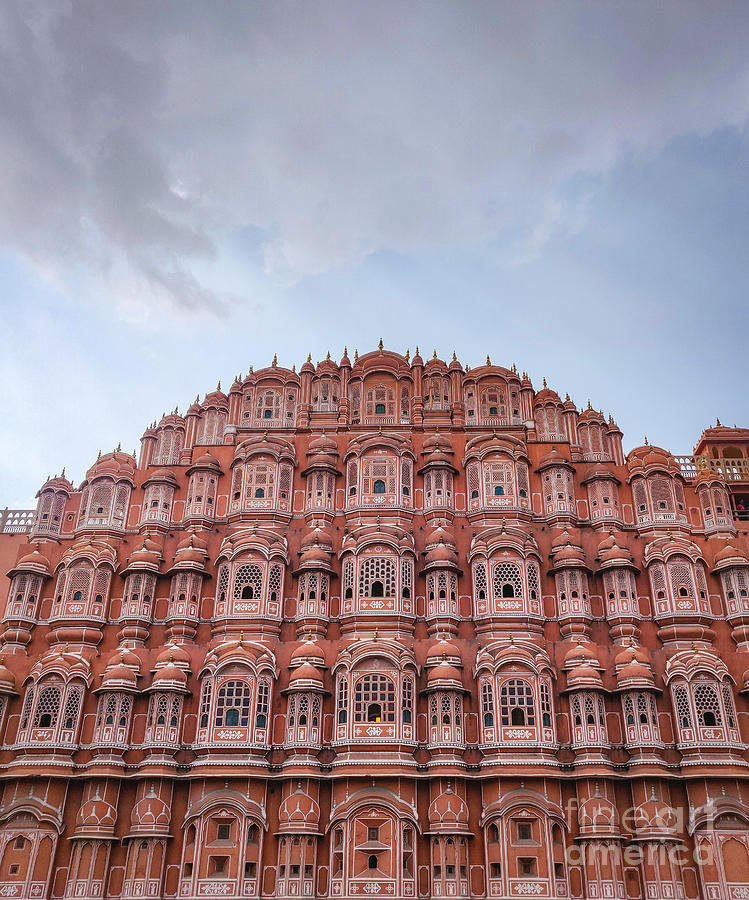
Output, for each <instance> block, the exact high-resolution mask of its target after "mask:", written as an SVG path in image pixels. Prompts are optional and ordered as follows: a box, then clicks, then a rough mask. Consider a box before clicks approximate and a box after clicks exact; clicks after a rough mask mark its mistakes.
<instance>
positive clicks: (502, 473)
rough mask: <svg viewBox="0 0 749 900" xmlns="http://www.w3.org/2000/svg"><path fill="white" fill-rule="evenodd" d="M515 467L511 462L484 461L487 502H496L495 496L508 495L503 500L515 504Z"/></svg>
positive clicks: (507, 503) (510, 504)
mask: <svg viewBox="0 0 749 900" xmlns="http://www.w3.org/2000/svg"><path fill="white" fill-rule="evenodd" d="M513 468H514V467H513V464H512V463H510V462H485V463H484V496H485V497H486V502H487V504H490V503H494V502H496V501H495V499H494V498H498V497H506V498H507V499H506V500H505V501H502V502H503V503H505V504H506V505H508V506H512V505H513V498H514V496H515V484H514V482H515V479H514V472H513Z"/></svg>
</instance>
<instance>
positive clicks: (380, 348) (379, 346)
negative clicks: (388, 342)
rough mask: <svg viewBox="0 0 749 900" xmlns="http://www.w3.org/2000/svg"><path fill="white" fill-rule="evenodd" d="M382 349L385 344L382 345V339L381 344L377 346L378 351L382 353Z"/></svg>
mask: <svg viewBox="0 0 749 900" xmlns="http://www.w3.org/2000/svg"><path fill="white" fill-rule="evenodd" d="M382 347H383V344H382V338H380V343H379V344H378V345H377V349H378V350H379V351H380V352H382Z"/></svg>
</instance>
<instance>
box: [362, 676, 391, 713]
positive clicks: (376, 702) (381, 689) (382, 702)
mask: <svg viewBox="0 0 749 900" xmlns="http://www.w3.org/2000/svg"><path fill="white" fill-rule="evenodd" d="M354 721H355V722H395V684H394V683H393V681H392V679H390V678H388V677H387V676H386V675H374V674H373V675H365V676H363V677H362V678H360V679H359V680H358V681H357V683H356V689H355V692H354Z"/></svg>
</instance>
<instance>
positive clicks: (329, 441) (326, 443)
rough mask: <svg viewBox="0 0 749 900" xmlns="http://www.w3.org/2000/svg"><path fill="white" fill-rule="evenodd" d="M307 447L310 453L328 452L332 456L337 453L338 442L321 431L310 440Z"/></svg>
mask: <svg viewBox="0 0 749 900" xmlns="http://www.w3.org/2000/svg"><path fill="white" fill-rule="evenodd" d="M307 449H308V450H309V451H310V452H312V453H328V454H330V455H331V456H332V455H333V454H337V453H338V444H336V442H335V441H334V440H333V438H332V437H329V436H328V435H327V434H325V432H324V431H323V432H321V433H320V434H317V435H315V436H314V437H313V438H312V439H311V440H310V442H309V444H308V445H307Z"/></svg>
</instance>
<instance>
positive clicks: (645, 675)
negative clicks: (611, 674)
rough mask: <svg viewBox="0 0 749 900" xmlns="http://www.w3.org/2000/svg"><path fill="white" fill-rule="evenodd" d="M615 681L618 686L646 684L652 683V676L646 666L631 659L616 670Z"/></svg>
mask: <svg viewBox="0 0 749 900" xmlns="http://www.w3.org/2000/svg"><path fill="white" fill-rule="evenodd" d="M616 683H617V685H618V687H620V688H627V687H636V686H647V685H653V684H654V678H653V673H652V672H651V670H650V669H649V668H648V666H646V665H644V664H643V663H641V662H638V661H636V660H633V661H632V662H630V663H627V665H626V666H622V667H621V669H620V670H619V671H618V672H617V674H616Z"/></svg>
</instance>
